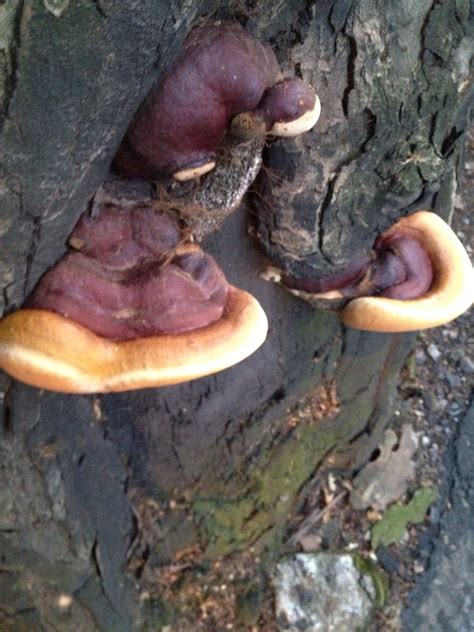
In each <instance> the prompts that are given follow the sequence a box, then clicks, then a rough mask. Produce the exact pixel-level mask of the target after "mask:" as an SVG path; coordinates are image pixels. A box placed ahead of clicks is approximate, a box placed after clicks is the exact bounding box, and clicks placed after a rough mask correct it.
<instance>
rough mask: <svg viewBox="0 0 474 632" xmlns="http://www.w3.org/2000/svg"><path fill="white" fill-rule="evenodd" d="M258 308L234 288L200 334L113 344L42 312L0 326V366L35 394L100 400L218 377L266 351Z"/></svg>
mask: <svg viewBox="0 0 474 632" xmlns="http://www.w3.org/2000/svg"><path fill="white" fill-rule="evenodd" d="M266 332H267V319H266V317H265V314H264V312H263V310H262V308H261V307H260V305H259V304H258V302H257V301H256V300H255V299H254V298H253V297H252V296H250V295H249V294H247V293H246V292H243V291H242V290H238V289H237V288H234V287H231V288H230V290H229V295H228V300H227V304H226V308H225V311H224V313H223V315H222V317H221V318H220V319H219V320H218V321H216V322H215V323H213V324H211V325H208V326H207V327H203V328H201V329H198V330H195V331H192V332H188V333H185V334H179V335H160V336H150V337H147V338H140V339H136V340H129V341H125V342H118V341H113V340H108V339H106V338H102V337H100V336H97V335H96V334H94V333H92V332H91V331H90V330H88V329H86V328H85V327H83V326H81V325H78V324H77V323H75V322H73V321H71V320H69V319H67V318H64V316H61V315H59V314H56V313H54V312H50V311H45V310H35V309H33V310H31V309H21V310H19V311H18V312H16V313H14V314H12V315H10V316H7V318H4V319H3V320H1V321H0V367H1V368H3V369H4V370H5V371H6V372H7V373H9V374H10V375H12V376H13V377H15V378H16V379H18V380H20V381H22V382H26V383H27V384H30V385H32V386H36V387H38V388H45V389H49V390H52V391H60V392H65V393H101V392H111V391H127V390H134V389H140V388H147V387H156V386H166V385H169V384H177V383H179V382H185V381H188V380H192V379H195V378H198V377H202V376H204V375H210V374H211V373H216V372H218V371H222V370H223V369H226V368H228V367H230V366H232V365H234V364H236V363H237V362H240V361H241V360H243V359H244V358H246V357H247V356H249V355H250V354H251V353H253V352H254V351H255V350H256V349H257V348H258V347H259V346H260V345H261V344H263V342H264V340H265V337H266Z"/></svg>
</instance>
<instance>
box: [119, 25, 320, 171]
mask: <svg viewBox="0 0 474 632" xmlns="http://www.w3.org/2000/svg"><path fill="white" fill-rule="evenodd" d="M223 60H225V63H224V61H223ZM244 113H245V114H248V115H249V116H248V122H247V123H248V124H250V126H255V129H256V130H257V133H258V130H259V129H260V128H261V127H262V126H263V127H264V130H265V132H266V133H269V134H273V135H281V136H294V135H297V134H301V133H303V132H306V131H308V130H309V129H311V128H312V127H313V125H314V124H315V123H316V121H317V119H318V117H319V113H320V103H319V99H318V97H317V96H316V95H315V93H314V92H313V90H312V89H311V88H310V87H309V86H308V85H307V84H305V83H304V82H303V81H302V80H300V79H298V78H289V79H285V78H283V76H282V74H281V72H280V68H279V66H278V62H277V60H276V57H275V54H274V53H273V51H272V49H271V48H270V47H269V46H268V45H264V44H261V43H260V42H258V41H257V40H255V39H254V38H252V37H251V36H250V35H249V34H248V33H247V32H246V31H245V30H244V29H243V28H242V27H241V26H240V25H239V24H236V23H226V22H220V21H211V20H207V21H205V22H203V23H202V24H201V25H199V26H197V27H195V28H194V29H193V30H192V31H191V32H190V34H189V35H188V37H187V38H186V40H185V43H184V47H183V50H182V52H181V54H180V55H179V57H178V60H177V61H176V63H175V64H174V65H173V66H172V68H171V69H170V70H169V71H168V72H167V73H166V75H165V76H164V78H163V79H162V80H160V81H159V82H158V83H157V84H156V85H155V86H154V87H153V88H152V90H151V92H150V94H149V95H148V96H147V98H146V99H145V101H144V102H143V104H142V106H141V107H140V109H139V111H138V112H137V114H136V116H135V118H134V120H133V121H132V123H131V124H130V126H129V128H128V130H127V132H126V135H125V137H124V139H123V141H122V144H121V146H120V148H119V151H118V153H117V156H116V158H115V161H114V166H115V169H116V170H117V171H119V172H120V173H121V174H123V175H125V176H129V177H145V178H156V177H160V176H164V177H169V176H173V177H174V178H175V179H176V180H178V181H186V180H189V179H193V178H196V177H198V176H201V175H204V174H205V173H207V172H209V171H211V170H212V169H213V168H214V167H215V165H216V159H217V152H218V148H219V146H220V145H221V142H222V139H223V136H224V134H225V132H226V130H227V129H228V128H229V126H230V124H231V121H232V120H233V119H234V118H235V117H237V116H238V115H242V114H244ZM262 146H263V144H262Z"/></svg>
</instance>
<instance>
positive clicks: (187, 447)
mask: <svg viewBox="0 0 474 632" xmlns="http://www.w3.org/2000/svg"><path fill="white" fill-rule="evenodd" d="M469 10H470V9H469V2H468V1H467V0H434V1H433V0H420V1H417V2H412V1H410V0H403V1H400V0H398V1H396V2H395V0H394V1H393V2H389V3H386V2H378V0H363V1H361V2H351V0H328V1H327V2H317V3H313V2H304V1H303V0H301V1H299V0H292V1H291V2H277V3H274V4H273V5H272V7H271V8H270V7H269V5H268V3H265V2H263V1H262V2H260V1H257V2H252V3H250V2H249V3H248V5H247V3H245V2H230V3H229V4H228V5H226V6H223V3H217V2H212V1H211V0H209V1H206V0H202V1H201V2H199V3H189V2H184V1H183V2H181V1H179V0H172V1H169V2H165V1H164V0H145V1H142V2H136V1H134V0H121V1H120V2H113V1H112V0H74V1H71V2H68V0H44V1H40V0H6V2H5V3H3V4H2V6H1V7H0V72H1V74H0V96H1V97H2V98H3V105H2V108H1V112H2V113H3V122H2V128H1V136H0V151H1V166H0V170H1V176H0V178H1V179H0V197H1V203H2V207H1V208H2V214H1V216H0V240H1V246H0V248H1V249H0V285H1V287H2V293H1V295H0V309H1V310H2V311H4V312H5V313H7V312H10V311H12V310H14V309H16V308H18V307H19V306H20V305H21V303H22V301H23V300H24V298H25V296H26V295H27V294H28V293H29V292H30V291H31V289H32V288H33V287H34V285H35V284H36V282H37V280H38V279H39V277H40V276H41V275H42V274H43V273H44V272H45V271H46V270H47V269H48V268H49V267H50V266H51V265H52V264H53V263H54V262H55V261H57V259H58V258H59V257H60V256H61V255H62V254H63V253H64V251H65V243H66V238H67V235H68V234H69V232H70V231H71V228H72V227H73V225H74V223H75V222H76V220H77V218H78V216H79V215H80V213H81V212H82V211H83V210H84V209H86V208H87V206H88V204H89V203H90V200H91V198H92V196H93V194H94V192H95V190H96V189H97V187H98V186H99V185H100V183H101V182H102V181H103V180H104V179H105V178H106V177H107V172H108V168H109V165H110V162H111V160H112V157H113V155H114V153H115V151H116V148H117V146H118V144H119V142H120V140H121V137H122V135H123V133H124V131H125V129H126V127H127V125H128V123H129V121H130V119H131V117H132V115H133V113H134V111H135V110H136V108H137V107H138V105H139V103H140V102H141V100H142V98H143V97H144V95H145V94H146V93H147V91H148V90H149V88H150V86H151V84H152V82H153V80H154V79H156V77H158V76H159V75H160V73H161V72H162V71H163V69H165V68H166V67H167V66H168V65H169V64H170V63H171V62H172V60H173V58H174V57H175V55H176V53H177V51H178V49H179V45H180V42H181V41H182V39H183V37H184V36H185V35H186V33H187V32H188V31H189V29H190V27H191V25H192V24H193V23H194V22H195V21H196V20H197V19H198V18H199V17H200V16H204V15H214V14H215V12H216V11H218V13H217V14H218V15H220V16H222V17H228V18H232V19H238V20H240V21H242V23H243V24H244V25H245V26H246V27H247V28H248V29H249V31H250V32H251V33H253V34H254V35H256V36H258V37H259V38H261V39H263V40H269V41H270V42H271V43H272V45H273V46H274V48H275V50H276V51H277V54H278V57H279V60H280V61H281V63H282V65H283V67H284V68H285V69H288V70H292V71H293V72H294V71H295V70H296V72H299V73H301V74H302V76H303V77H304V78H305V79H307V80H309V81H310V82H311V83H313V85H314V86H315V88H316V90H317V92H318V94H319V96H320V98H321V102H322V106H323V114H322V116H321V121H320V123H319V124H318V126H317V128H316V130H315V131H314V132H312V133H310V134H308V135H307V136H305V137H304V138H302V139H300V140H297V141H279V142H278V143H277V144H275V145H273V146H272V147H270V150H269V156H268V160H269V161H271V160H272V159H273V160H277V158H278V155H279V153H280V154H281V153H285V154H288V153H290V154H291V153H292V152H293V153H294V152H296V153H297V154H298V161H299V163H300V164H302V165H304V183H303V184H304V190H303V191H304V192H303V193H302V195H301V199H300V200H299V201H297V203H295V205H294V206H293V207H292V206H289V207H287V210H286V211H285V214H284V216H282V215H281V214H280V215H279V216H276V217H275V218H274V220H273V221H274V225H272V224H271V223H270V224H267V228H268V231H267V233H266V234H267V239H268V243H269V244H270V246H269V248H270V250H272V248H273V251H272V252H273V254H274V255H275V256H276V257H278V256H280V257H282V256H287V254H285V253H288V252H289V253H290V256H293V255H294V252H297V257H296V258H297V259H298V260H300V261H301V260H304V257H303V259H302V255H305V256H306V255H308V256H309V259H308V261H309V263H310V265H311V266H313V267H321V269H323V270H326V271H327V270H329V269H331V266H334V265H339V264H343V263H345V262H346V261H347V260H348V258H349V257H350V256H352V254H353V253H354V252H355V251H357V250H359V249H361V248H364V247H367V246H368V245H370V244H371V242H372V241H373V239H374V237H375V235H376V234H378V233H379V232H380V231H381V230H383V229H384V228H386V227H387V226H388V225H389V224H390V223H392V222H393V221H394V220H395V219H396V218H397V217H399V216H400V215H402V214H404V213H406V212H407V210H410V209H414V208H421V207H429V206H433V207H435V208H436V209H437V210H438V211H439V212H440V214H442V215H443V216H445V217H447V216H449V213H450V208H451V197H452V193H453V191H454V189H455V186H456V173H457V169H458V167H459V161H460V153H461V152H460V149H461V146H462V135H463V131H464V129H465V123H466V119H467V113H468V106H469V96H470V95H469V91H470V90H471V84H470V82H469V70H470V59H471V56H472V47H473V45H472V37H471V35H472V33H471V30H470V29H472V22H470V14H469ZM283 147H284V149H282V148H283ZM272 155H273V156H274V157H275V156H276V157H277V158H272ZM295 209H299V212H298V213H296V212H295ZM251 215H252V212H250V213H249V212H248V206H243V207H242V208H241V209H240V210H239V211H238V212H236V213H235V214H234V215H233V216H232V217H231V218H230V219H229V220H227V222H226V223H225V224H224V227H223V229H222V230H221V231H219V233H216V234H213V235H211V236H210V237H209V238H207V240H206V241H205V244H204V245H205V247H206V248H207V250H208V251H209V252H210V253H211V254H213V255H214V256H215V257H216V258H217V259H218V261H219V263H220V264H221V266H222V267H223V269H224V271H225V272H226V273H227V276H228V278H229V280H230V281H231V282H232V283H234V284H235V285H238V286H240V287H243V288H244V289H247V290H249V291H251V292H252V293H253V294H254V295H255V296H257V297H258V299H259V300H260V301H261V303H262V305H263V307H264V309H265V310H266V312H267V314H268V316H269V320H270V332H269V337H268V340H267V342H266V343H265V345H264V346H263V347H262V348H261V349H260V351H258V352H257V353H256V354H255V355H254V356H252V357H251V358H249V359H248V360H246V361H245V362H243V363H241V364H240V365H238V366H236V367H234V368H232V369H229V370H227V371H225V372H223V373H221V374H219V375H216V376H213V377H209V378H206V379H202V380H198V381H195V382H192V383H189V384H183V385H180V386H175V387H170V388H163V389H159V390H147V391H141V392H132V393H123V394H119V395H107V396H97V397H94V396H91V397H80V396H65V395H59V394H54V393H48V392H41V391H38V390H36V389H34V388H29V387H26V386H24V385H21V384H19V383H14V382H12V381H11V380H10V379H9V378H7V377H6V376H4V375H2V377H1V387H2V399H1V404H2V408H1V421H2V426H1V434H2V440H1V444H0V454H1V457H0V458H1V461H0V462H1V464H2V466H3V468H2V470H1V472H0V484H1V487H0V551H1V552H2V558H1V559H2V562H1V567H0V571H1V572H0V595H1V597H0V622H1V623H0V627H1V629H2V630H10V629H11V630H15V632H18V631H20V630H23V629H24V630H30V631H31V630H74V631H77V630H85V631H89V630H104V631H109V630H110V631H114V632H120V631H122V630H123V631H124V632H125V631H129V630H132V629H148V628H150V629H153V630H156V629H160V624H163V625H164V624H165V623H167V622H170V623H171V624H172V625H173V626H174V625H176V626H177V627H172V629H183V630H184V629H191V627H190V625H191V624H189V625H188V627H186V625H185V624H182V623H180V624H175V623H173V622H175V621H177V620H181V621H183V620H184V619H185V618H186V617H189V620H190V621H196V620H197V618H198V615H199V614H202V610H201V611H200V610H199V608H197V606H196V600H194V601H193V599H192V597H191V596H190V595H189V594H187V596H186V597H184V596H183V594H184V590H185V587H186V586H187V585H191V586H192V585H193V584H192V582H193V579H194V580H196V582H197V583H198V584H199V582H201V581H203V580H202V579H200V578H201V577H202V575H203V574H205V572H206V569H212V568H213V567H212V563H213V562H215V561H216V560H218V559H221V556H224V555H227V554H233V557H234V558H235V557H236V556H237V557H238V551H244V550H248V547H249V546H250V545H252V546H253V547H254V550H255V551H257V552H259V553H260V554H261V556H262V557H261V558H260V560H261V562H260V565H258V568H257V573H261V574H264V572H265V567H266V565H267V564H268V563H269V561H270V560H271V559H274V557H275V556H277V555H278V554H279V551H281V550H282V545H283V543H284V542H285V539H286V538H287V536H288V534H287V532H286V529H285V525H286V523H287V519H288V516H289V514H291V512H293V511H295V510H296V509H297V508H298V507H301V502H302V501H303V500H304V494H305V489H306V485H307V484H308V482H309V481H311V480H314V478H315V477H317V476H318V470H319V468H320V466H321V464H322V463H323V461H324V459H325V458H328V457H329V459H330V462H331V463H332V464H333V465H337V466H339V467H347V468H355V467H356V466H357V465H358V464H360V463H361V462H362V461H363V460H364V459H367V458H368V457H369V455H370V453H371V451H372V450H373V448H374V446H375V445H376V443H377V439H378V437H379V436H380V433H381V431H382V430H383V428H384V427H385V426H386V424H387V423H388V421H389V419H390V415H391V406H390V395H391V392H392V390H393V388H394V383H395V378H396V375H397V372H398V370H399V368H400V366H401V365H402V363H403V360H404V358H405V356H406V353H407V351H408V349H409V346H410V341H411V337H410V336H406V335H393V336H392V335H390V336H389V335H383V334H363V333H360V332H357V331H354V330H345V329H344V328H343V327H342V326H341V325H340V324H339V322H338V320H337V319H336V318H335V317H334V316H332V315H327V314H323V313H318V312H316V311H314V310H313V309H312V308H311V307H309V306H307V305H306V304H304V303H302V302H301V301H299V300H297V299H295V298H293V297H291V296H290V295H289V294H287V293H286V292H285V291H284V290H282V289H281V288H279V287H277V286H274V285H272V284H270V283H267V282H265V281H263V280H262V279H261V278H260V276H259V273H260V271H261V269H262V266H263V264H264V255H263V253H262V251H261V250H260V249H259V247H258V246H257V244H256V243H255V242H254V241H253V240H251V239H249V237H248V235H247V224H248V219H249V216H251ZM282 226H284V228H285V230H283V231H282V229H281V227H282ZM295 235H296V237H297V238H298V239H301V238H303V239H304V244H305V245H304V247H302V246H301V243H300V242H298V243H299V245H297V246H295V241H294V239H295ZM288 236H290V237H288ZM288 239H289V241H288ZM285 240H286V241H285ZM275 244H277V246H275ZM308 393H309V394H310V395H309V396H310V399H309V400H308V401H309V402H310V403H311V402H312V403H313V404H314V405H315V406H316V407H317V406H318V404H320V403H324V402H331V405H330V406H327V407H326V413H327V414H326V417H325V416H324V414H323V415H319V417H321V418H319V419H317V420H314V421H313V422H311V423H310V422H308V421H307V420H303V421H302V422H301V423H291V424H289V423H288V418H287V414H288V412H289V411H291V410H292V409H293V408H294V407H295V406H296V403H297V401H298V399H299V398H301V397H303V396H306V395H307V394H308ZM298 502H299V503H300V505H298ZM254 563H255V560H254ZM180 564H181V565H183V564H184V567H185V568H184V570H185V571H186V578H185V579H183V577H182V576H181V575H180V574H179V573H180V572H179V569H178V567H179V565H180ZM170 565H171V566H170ZM177 569H178V570H177ZM173 573H175V574H176V573H177V574H178V576H179V581H177V582H176V583H175V584H173V585H172V586H171V587H170V582H171V580H172V579H175V578H176V577H175V576H173ZM255 581H257V580H255ZM229 590H230V589H229ZM61 595H63V597H64V596H65V595H66V596H72V601H71V602H67V599H66V601H64V599H63V601H61V600H60V599H59V598H60V596H61ZM164 596H165V597H166V599H165V598H164ZM66 602H67V603H66ZM196 608H197V609H196ZM253 616H254V620H256V619H257V618H258V608H257V612H256V613H254V615H253ZM203 625H204V626H205V625H206V623H205V622H204V623H203ZM207 625H208V626H209V627H208V628H205V627H204V629H214V628H212V627H210V626H211V624H210V623H209V624H207ZM180 626H181V627H180ZM215 629H220V628H219V627H216V628H215Z"/></svg>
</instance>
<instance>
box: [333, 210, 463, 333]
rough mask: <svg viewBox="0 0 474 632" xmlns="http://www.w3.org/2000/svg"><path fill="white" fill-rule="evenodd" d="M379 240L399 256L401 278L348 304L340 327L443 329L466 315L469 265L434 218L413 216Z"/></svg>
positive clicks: (426, 213) (448, 232)
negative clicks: (402, 265) (422, 254)
mask: <svg viewBox="0 0 474 632" xmlns="http://www.w3.org/2000/svg"><path fill="white" fill-rule="evenodd" d="M382 239H384V241H385V243H386V244H387V246H388V248H393V249H394V252H395V254H397V253H399V254H400V256H401V257H400V258H401V259H402V261H403V262H404V266H405V270H406V278H405V280H404V281H400V282H399V283H398V284H394V285H393V286H392V287H387V288H385V289H384V290H383V291H382V292H381V293H380V296H364V297H360V298H356V299H354V300H352V301H349V303H348V304H347V305H346V307H345V308H344V309H343V310H342V313H341V320H342V322H343V323H344V324H345V325H347V326H349V327H355V328H356V329H364V330H366V331H385V332H398V331H414V330H416V329H427V328H429V327H437V326H438V325H442V324H444V323H448V322H450V321H451V320H454V319H455V318H457V317H458V316H460V315H461V314H462V313H463V312H465V311H466V310H467V309H469V307H470V306H471V305H472V302H473V300H474V274H473V269H472V265H471V262H470V260H469V256H468V254H467V252H466V251H465V249H464V247H463V245H462V243H461V242H460V241H459V239H458V238H457V236H456V235H455V234H454V232H453V231H452V230H451V228H450V227H449V226H448V225H447V224H446V222H444V221H443V220H442V219H441V218H440V217H439V216H438V215H435V214H434V213H432V212H429V211H419V212H418V213H415V214H413V215H410V216H409V217H405V218H402V219H401V220H400V221H399V222H397V223H396V224H395V225H394V226H392V227H391V228H390V229H389V230H388V231H387V232H386V233H385V234H384V235H383V236H382ZM412 240H413V241H412ZM404 242H405V243H404ZM410 242H411V243H410ZM413 242H416V243H417V244H418V245H419V247H420V250H422V251H424V253H425V254H426V256H427V259H428V260H429V263H430V264H431V267H432V281H431V282H430V281H429V278H430V276H431V273H430V271H429V270H428V269H427V268H428V266H427V265H426V262H425V260H424V258H423V257H421V256H420V255H419V252H415V250H414V248H413ZM408 244H410V245H408ZM403 248H405V250H406V249H408V253H407V252H402V249H403ZM415 260H416V261H418V263H416V264H415V263H414V262H415ZM420 278H421V282H420Z"/></svg>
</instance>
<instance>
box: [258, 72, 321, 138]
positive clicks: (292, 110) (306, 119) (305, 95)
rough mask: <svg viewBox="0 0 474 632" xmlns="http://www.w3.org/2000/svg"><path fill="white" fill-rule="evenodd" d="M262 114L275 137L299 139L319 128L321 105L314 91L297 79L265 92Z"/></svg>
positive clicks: (281, 82) (282, 82)
mask: <svg viewBox="0 0 474 632" xmlns="http://www.w3.org/2000/svg"><path fill="white" fill-rule="evenodd" d="M259 111H260V112H262V113H263V115H264V117H265V120H266V121H267V122H268V130H269V133H270V134H273V135H274V136H285V137H291V136H298V135H299V134H304V133H305V132H308V131H309V130H310V129H311V128H312V127H314V126H315V125H316V122H317V120H318V119H319V116H320V114H321V102H320V101H319V98H318V97H317V95H316V94H315V93H314V92H313V90H312V88H311V87H310V86H308V85H307V84H306V83H304V81H301V79H297V78H290V79H283V80H282V81H280V82H279V83H277V84H275V85H274V86H272V87H271V88H270V89H269V90H267V92H266V93H265V95H264V97H263V99H262V101H261V103H260V105H259Z"/></svg>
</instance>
